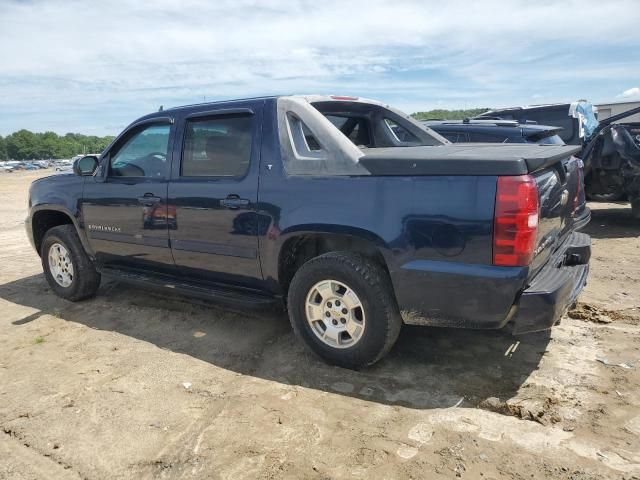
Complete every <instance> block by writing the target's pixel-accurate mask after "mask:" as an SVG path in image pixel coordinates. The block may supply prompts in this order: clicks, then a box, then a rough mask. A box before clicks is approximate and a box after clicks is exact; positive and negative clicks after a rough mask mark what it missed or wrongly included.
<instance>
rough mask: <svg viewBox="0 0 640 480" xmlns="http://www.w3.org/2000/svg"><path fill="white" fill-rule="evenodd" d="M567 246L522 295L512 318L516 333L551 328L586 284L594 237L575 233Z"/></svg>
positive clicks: (550, 261)
mask: <svg viewBox="0 0 640 480" xmlns="http://www.w3.org/2000/svg"><path fill="white" fill-rule="evenodd" d="M566 245H567V246H566V248H564V249H563V250H562V251H561V252H560V253H559V254H557V255H555V256H554V257H553V258H552V259H550V260H549V262H548V263H547V265H546V266H545V267H544V268H543V269H542V270H541V271H540V272H539V273H538V274H537V275H536V276H535V278H534V279H533V280H532V282H531V283H530V284H529V285H528V287H527V288H526V289H525V290H524V291H523V292H522V295H521V296H520V300H519V302H518V306H517V311H516V314H515V316H514V318H513V323H514V325H513V333H514V334H519V333H528V332H536V331H540V330H546V329H549V328H551V327H552V326H553V325H555V323H556V322H557V321H558V320H560V318H561V317H562V315H564V313H565V312H566V311H567V310H568V309H569V307H571V305H573V303H574V302H575V301H576V298H577V297H578V295H579V294H580V292H581V291H582V288H583V287H584V286H585V285H586V283H587V276H588V274H589V259H590V257H591V237H589V236H588V235H586V234H584V233H578V232H574V233H573V234H572V235H571V237H569V239H568V240H567V243H566Z"/></svg>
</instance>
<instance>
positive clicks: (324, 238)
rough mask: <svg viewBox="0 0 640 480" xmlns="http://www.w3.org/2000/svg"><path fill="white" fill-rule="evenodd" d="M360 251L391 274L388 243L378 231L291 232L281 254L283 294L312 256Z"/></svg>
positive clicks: (353, 229)
mask: <svg viewBox="0 0 640 480" xmlns="http://www.w3.org/2000/svg"><path fill="white" fill-rule="evenodd" d="M338 251H344V252H351V253H358V254H360V255H363V256H365V257H367V258H370V259H372V260H373V261H375V262H376V263H377V264H379V265H380V266H381V267H382V268H383V269H384V270H385V271H386V272H387V274H389V268H388V265H387V259H386V256H385V254H386V253H387V252H388V249H387V247H386V244H385V242H384V241H383V240H382V239H381V238H380V237H379V236H377V235H376V234H374V233H372V232H370V231H367V230H362V229H356V228H335V227H334V228H322V227H313V228H305V229H298V230H296V231H289V232H288V235H287V238H286V239H285V240H284V241H283V243H282V246H281V248H280V250H279V253H278V263H277V274H278V283H279V285H280V288H281V291H282V294H283V296H284V297H285V298H286V295H287V291H288V289H289V285H290V283H291V280H292V279H293V276H294V275H295V273H296V271H297V270H298V269H299V268H300V267H301V266H302V265H304V263H306V262H307V261H309V260H311V259H312V258H315V257H318V256H320V255H322V254H325V253H328V252H338Z"/></svg>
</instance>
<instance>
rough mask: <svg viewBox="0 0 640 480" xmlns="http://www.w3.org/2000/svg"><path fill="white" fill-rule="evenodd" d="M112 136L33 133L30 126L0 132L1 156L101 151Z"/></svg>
mask: <svg viewBox="0 0 640 480" xmlns="http://www.w3.org/2000/svg"><path fill="white" fill-rule="evenodd" d="M113 138H114V137H111V136H106V137H96V136H93V135H81V134H79V133H67V134H66V135H58V134H57V133H54V132H44V133H34V132H30V131H29V130H18V131H17V132H14V133H12V134H11V135H7V136H6V137H4V138H3V137H1V136H0V160H9V159H11V160H30V159H48V158H71V157H73V156H74V155H79V154H81V153H100V152H102V150H104V149H105V148H106V147H107V145H109V144H110V143H111V141H112V140H113Z"/></svg>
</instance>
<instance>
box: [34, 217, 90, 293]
mask: <svg viewBox="0 0 640 480" xmlns="http://www.w3.org/2000/svg"><path fill="white" fill-rule="evenodd" d="M40 258H41V259H42V268H43V270H44V275H45V277H46V279H47V282H48V283H49V286H50V287H51V289H52V290H53V291H54V292H55V293H56V295H58V296H59V297H62V298H64V299H67V300H71V301H72V302H76V301H78V300H84V299H85V298H89V297H93V296H94V295H95V294H96V292H97V291H98V287H99V286H100V274H99V273H98V272H97V271H96V269H95V267H94V266H93V263H92V262H91V259H90V258H89V257H88V256H87V254H86V253H85V251H84V249H83V248H82V244H81V243H80V239H79V238H78V234H77V232H76V229H75V227H74V226H73V225H60V226H58V227H53V228H52V229H50V230H48V231H47V233H45V235H44V238H43V240H42V247H41V249H40Z"/></svg>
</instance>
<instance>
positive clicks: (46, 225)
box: [30, 204, 90, 255]
mask: <svg viewBox="0 0 640 480" xmlns="http://www.w3.org/2000/svg"><path fill="white" fill-rule="evenodd" d="M30 217H31V232H32V235H33V246H34V248H35V250H36V252H37V253H38V255H40V248H41V246H42V240H43V239H44V236H45V234H46V233H47V231H49V230H50V229H52V228H53V227H57V226H59V225H73V226H74V228H75V229H76V232H77V233H78V236H79V237H80V242H81V243H82V246H83V247H84V249H85V251H87V253H88V252H90V250H88V249H87V243H86V239H85V238H84V235H81V234H80V229H79V226H78V222H77V219H76V218H75V217H74V215H73V214H72V213H71V212H70V211H69V210H67V209H66V208H64V207H61V206H59V205H46V204H45V205H38V206H36V207H33V208H32V210H31V215H30Z"/></svg>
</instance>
